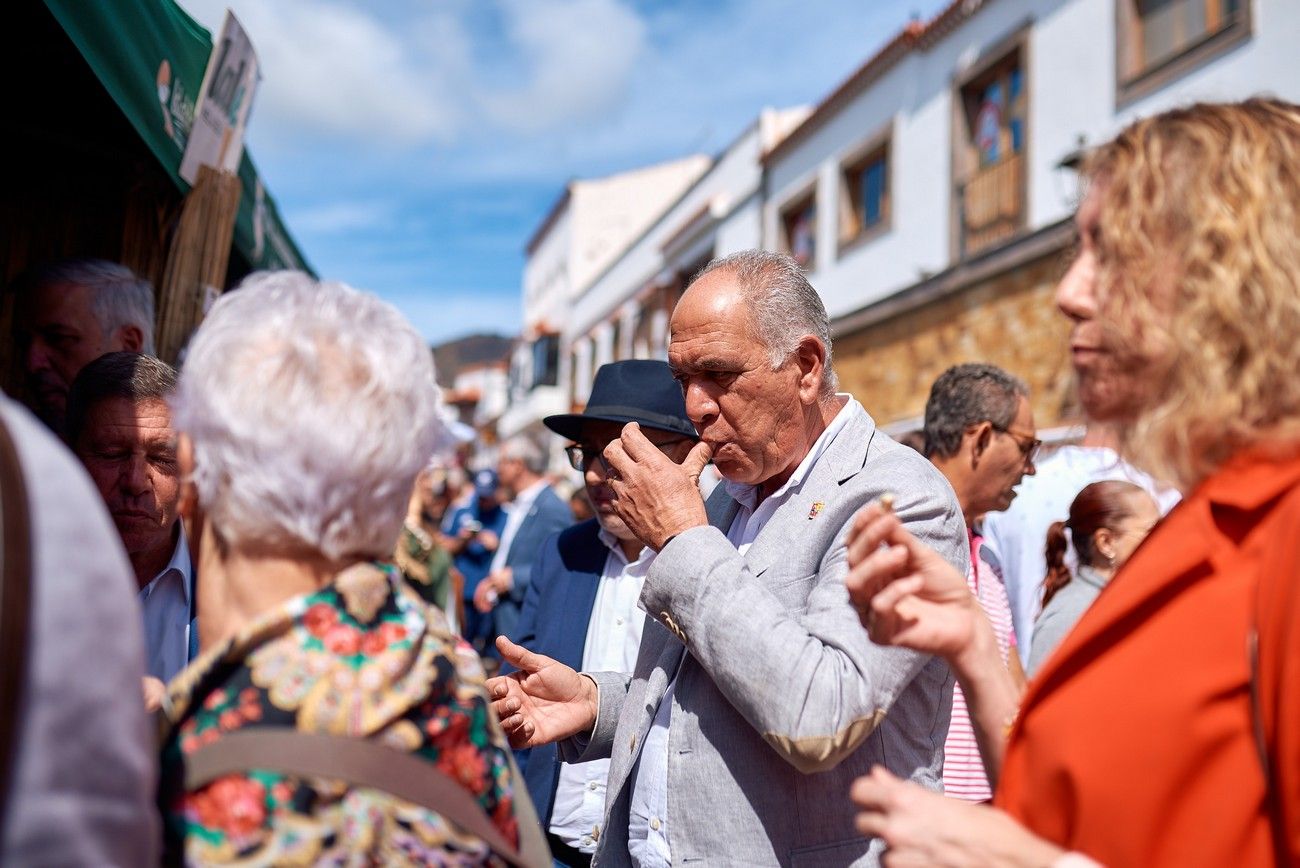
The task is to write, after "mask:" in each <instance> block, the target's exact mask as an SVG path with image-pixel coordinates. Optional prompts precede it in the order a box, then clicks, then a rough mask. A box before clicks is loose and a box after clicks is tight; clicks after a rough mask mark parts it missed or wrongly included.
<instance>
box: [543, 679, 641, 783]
mask: <svg viewBox="0 0 1300 868" xmlns="http://www.w3.org/2000/svg"><path fill="white" fill-rule="evenodd" d="M582 674H583V675H586V676H587V677H588V678H590V679H591V680H592V681H594V682H596V689H597V690H599V691H600V707H599V710H598V711H597V712H596V725H595V727H594V728H593V729H592V731H591V732H589V733H584V734H582V735H575V736H573V737H572V738H566V739H564V740H563V741H561V742H559V744H558V745H557V747H558V749H559V754H560V759H561V760H563V761H564V762H566V763H579V762H586V761H587V760H594V759H608V758H609V754H610V750H611V749H612V748H613V746H614V730H615V729H616V728H617V727H618V716H619V714H620V713H621V712H622V710H623V700H625V699H627V688H628V685H629V684H631V682H632V677H631V676H630V675H627V674H625V673H622V672H584V673H582Z"/></svg>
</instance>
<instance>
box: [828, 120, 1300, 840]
mask: <svg viewBox="0 0 1300 868" xmlns="http://www.w3.org/2000/svg"><path fill="white" fill-rule="evenodd" d="M1086 175H1087V177H1088V179H1089V180H1090V189H1089V191H1088V194H1087V197H1086V198H1085V200H1084V202H1083V204H1082V205H1081V206H1080V208H1079V213H1078V215H1077V218H1076V222H1077V224H1078V227H1079V234H1080V250H1079V254H1078V256H1077V258H1076V260H1075V262H1074V264H1073V265H1072V267H1071V268H1070V270H1069V272H1068V273H1067V274H1066V276H1065V277H1064V279H1063V280H1062V282H1061V285H1060V287H1059V289H1058V291H1057V303H1058V305H1059V306H1060V308H1061V310H1062V311H1063V312H1064V313H1065V314H1066V316H1068V317H1069V318H1070V319H1071V321H1072V322H1073V325H1074V328H1073V331H1072V334H1071V338H1070V349H1071V355H1072V361H1073V363H1074V367H1075V370H1076V373H1077V375H1078V378H1079V391H1080V396H1081V399H1082V402H1083V404H1084V405H1085V407H1086V409H1087V411H1088V414H1089V416H1090V417H1092V418H1095V419H1099V420H1105V421H1110V422H1114V423H1116V424H1117V425H1118V426H1119V427H1120V428H1121V429H1122V431H1123V435H1122V436H1123V443H1124V448H1125V451H1126V453H1127V456H1128V457H1130V458H1131V459H1133V460H1135V461H1136V462H1139V463H1140V464H1141V465H1143V466H1144V469H1147V470H1149V471H1152V472H1154V473H1155V474H1157V475H1161V476H1164V477H1165V478H1167V479H1170V480H1172V481H1174V482H1176V483H1177V484H1178V486H1179V487H1180V489H1181V490H1182V491H1183V492H1184V494H1185V499H1184V501H1183V503H1182V504H1181V505H1180V506H1179V507H1178V508H1177V509H1175V510H1174V511H1173V512H1172V513H1170V515H1169V516H1168V517H1167V518H1166V519H1165V520H1164V521H1163V522H1162V523H1161V524H1159V525H1157V526H1156V528H1155V530H1154V531H1153V532H1152V534H1151V536H1150V537H1148V539H1147V540H1146V542H1145V543H1144V544H1142V545H1141V546H1140V547H1139V548H1138V549H1137V550H1136V551H1135V552H1134V553H1133V555H1132V556H1131V557H1130V559H1129V561H1128V562H1127V564H1125V566H1124V567H1123V568H1122V569H1121V570H1120V571H1119V573H1118V574H1117V575H1116V576H1115V578H1114V579H1113V580H1112V581H1111V582H1110V583H1109V584H1108V585H1107V586H1106V589H1105V590H1104V591H1103V592H1102V593H1101V595H1100V596H1099V597H1098V599H1097V601H1096V602H1095V603H1094V604H1093V605H1092V607H1091V608H1089V609H1088V611H1087V612H1086V613H1085V614H1084V615H1083V617H1082V618H1081V620H1080V621H1079V623H1078V625H1077V626H1076V627H1075V629H1074V630H1073V631H1072V632H1071V633H1070V634H1069V635H1068V636H1067V637H1066V638H1065V640H1064V641H1063V642H1062V643H1061V645H1060V646H1059V647H1058V648H1057V650H1056V652H1055V653H1054V654H1053V655H1052V656H1051V657H1050V658H1049V659H1048V660H1047V661H1046V662H1045V664H1044V665H1043V667H1042V669H1041V670H1040V671H1039V672H1038V673H1037V675H1036V677H1035V679H1034V681H1032V682H1031V684H1030V686H1029V689H1028V691H1027V693H1026V694H1025V696H1024V697H1023V700H1022V699H1021V697H1019V696H1018V695H1017V691H1016V689H1015V687H1014V685H1013V684H1011V683H1010V681H1009V679H1008V678H1007V677H1006V676H1005V674H1004V670H1003V669H1002V667H1001V666H1000V665H999V661H998V658H997V657H996V644H994V643H993V640H992V630H991V628H990V627H989V625H988V623H987V621H986V620H985V619H984V617H983V616H982V614H981V613H980V612H979V610H978V608H977V607H974V606H971V605H970V603H969V596H970V595H969V594H968V593H966V588H965V583H964V582H963V581H962V577H961V576H959V575H957V574H956V573H955V572H953V571H952V570H951V569H949V568H947V567H946V565H944V563H943V561H942V560H941V559H940V558H938V557H937V556H935V555H934V554H933V553H932V552H930V551H929V550H927V549H925V548H924V547H923V546H921V545H920V544H919V543H917V541H916V540H915V539H914V538H912V537H911V536H910V535H908V534H907V533H906V532H905V531H903V530H902V529H901V527H900V526H899V525H898V522H897V520H896V519H894V518H893V517H891V516H889V515H887V514H885V512H884V511H882V510H881V509H879V508H877V507H868V508H867V509H866V510H864V511H863V512H862V513H861V514H860V515H859V517H858V519H856V520H855V524H854V528H853V530H852V537H851V539H852V542H851V547H850V563H851V564H852V565H853V570H852V572H851V574H850V576H849V578H848V580H847V582H848V586H849V591H850V595H851V596H852V598H853V599H854V602H855V604H857V605H858V606H859V610H860V612H861V613H862V617H863V622H864V624H866V625H867V627H868V629H869V630H870V632H871V634H872V637H873V638H874V639H875V640H876V641H879V642H885V643H890V644H895V645H903V646H907V647H911V648H916V649H920V650H925V651H930V652H932V653H935V654H940V655H942V656H944V657H945V658H946V659H947V660H948V661H949V662H950V664H951V665H952V667H953V669H954V671H955V672H956V674H957V678H958V679H959V681H960V682H961V684H962V688H963V690H964V691H965V694H966V696H967V698H968V702H969V706H970V711H971V715H972V719H973V720H974V721H975V722H976V726H977V735H978V736H979V738H980V744H981V750H982V752H983V754H984V758H985V763H986V765H987V766H988V770H989V772H990V774H989V777H990V778H991V779H996V780H997V790H996V795H995V798H994V805H995V807H993V808H986V807H975V806H965V805H957V804H954V803H952V802H951V801H945V800H942V799H937V798H934V797H932V796H930V795H929V794H926V793H923V792H920V791H917V790H915V789H914V788H912V787H911V786H910V785H908V784H906V783H904V782H901V781H898V780H895V779H893V778H891V777H890V776H889V775H888V774H887V773H884V772H882V771H880V770H877V771H876V772H874V773H873V774H872V775H871V776H869V777H866V778H862V779H860V780H859V781H858V782H857V784H856V785H855V787H854V792H853V798H854V799H855V801H857V802H858V804H859V805H860V806H861V807H862V809H863V810H862V813H861V814H860V815H859V827H860V828H861V829H862V830H863V831H864V832H866V833H869V834H875V835H879V836H881V837H882V838H884V839H885V840H886V842H887V843H888V845H889V848H890V852H889V854H888V855H887V857H886V862H888V861H889V860H890V859H891V858H892V859H897V860H898V861H899V862H906V864H949V865H964V866H969V865H994V864H996V865H1039V866H1041V865H1060V866H1065V865H1093V864H1097V863H1096V862H1094V861H1093V860H1099V861H1100V862H1101V863H1104V864H1107V865H1142V866H1160V865H1224V864H1234V863H1238V864H1244V865H1252V866H1253V865H1289V864H1297V863H1298V862H1300V533H1297V530H1300V108H1298V107H1297V106H1294V105H1291V104H1288V103H1284V102H1280V101H1276V100H1267V99H1254V100H1249V101H1247V102H1244V103H1240V104H1232V105H1195V106H1191V107H1189V108H1186V109H1180V110H1176V111H1171V112H1166V113H1164V114H1162V115H1158V116H1156V117H1152V118H1149V119H1146V120H1141V121H1138V122H1137V123H1135V124H1133V125H1131V126H1130V127H1128V128H1127V129H1125V130H1124V131H1123V132H1121V133H1120V135H1119V136H1118V137H1117V138H1116V139H1115V140H1114V141H1113V142H1110V143H1109V144H1106V145H1104V146H1102V147H1101V148H1100V149H1099V150H1098V151H1097V152H1096V153H1095V154H1093V155H1092V157H1091V159H1090V160H1089V162H1088V165H1087V168H1086Z"/></svg>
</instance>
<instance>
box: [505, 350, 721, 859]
mask: <svg viewBox="0 0 1300 868" xmlns="http://www.w3.org/2000/svg"><path fill="white" fill-rule="evenodd" d="M543 422H544V423H545V425H546V427H548V428H550V429H551V430H552V431H554V432H556V433H557V434H559V435H561V436H563V437H565V438H567V439H569V440H571V441H573V444H572V445H571V446H569V447H568V449H567V450H566V451H567V453H568V456H569V463H570V464H572V465H573V469H574V470H577V471H579V472H580V473H582V475H583V482H584V484H585V486H586V491H587V497H588V498H589V499H590V500H591V505H592V507H593V509H594V510H595V514H596V517H595V518H593V519H590V520H589V521H585V522H583V523H581V524H578V525H575V526H573V527H571V528H568V529H567V530H564V531H561V532H560V533H557V534H555V535H553V536H551V537H550V538H549V539H548V540H547V541H546V543H545V544H544V545H543V546H542V551H541V554H540V556H539V559H538V561H537V563H536V564H535V565H534V567H533V580H532V584H531V586H530V587H529V590H528V594H527V596H526V597H525V599H524V608H523V613H522V615H521V616H520V621H519V628H518V631H517V634H516V635H515V636H514V637H512V638H513V639H514V641H515V642H516V643H517V644H520V645H523V646H524V647H526V648H528V649H529V650H531V651H535V652H538V653H540V654H545V655H546V656H548V657H552V658H554V659H556V660H559V661H561V662H563V663H565V664H566V665H568V666H571V667H573V668H574V669H579V670H586V671H609V672H631V671H632V669H633V667H634V665H635V663H636V655H637V648H638V647H639V646H640V643H641V632H642V628H643V626H644V619H645V613H644V612H642V611H641V610H640V609H638V608H637V598H638V597H639V596H640V594H641V586H642V583H643V582H644V581H645V574H646V570H647V569H648V567H649V560H650V558H649V554H650V553H649V552H648V551H643V549H642V544H641V541H640V540H638V539H637V538H636V536H635V535H634V534H633V533H632V531H631V530H629V529H628V527H627V525H626V524H624V523H623V521H622V520H621V519H620V518H619V517H618V514H617V513H616V512H615V511H614V508H613V503H612V501H613V495H612V493H611V492H610V490H609V487H608V485H607V470H606V467H605V464H604V461H603V460H602V458H601V457H600V456H601V453H602V452H603V451H604V449H605V447H606V446H608V445H609V443H610V441H612V440H616V439H618V437H619V435H620V433H621V431H622V429H623V426H624V425H625V424H627V423H628V422H636V423H638V424H639V425H640V426H641V430H642V432H643V433H644V434H645V436H646V437H647V438H648V439H649V440H650V442H651V443H653V444H655V445H656V446H658V447H659V449H660V450H661V451H663V452H664V453H665V454H666V455H667V456H668V457H669V458H670V459H672V460H673V461H674V462H676V463H680V462H681V461H682V460H683V459H685V457H686V455H687V453H688V452H690V450H691V447H692V446H694V445H695V443H696V440H697V435H696V433H695V426H694V425H692V424H691V421H690V419H688V418H687V416H686V405H685V403H684V401H683V399H682V390H681V387H680V386H678V385H677V383H676V382H675V381H674V380H673V377H672V374H671V372H670V371H669V369H668V365H667V364H666V363H664V362H659V361H649V360H629V361H623V362H614V363H612V364H608V365H604V366H602V367H601V368H600V370H598V371H597V372H596V381H595V383H594V384H593V386H592V390H591V397H590V399H589V400H588V403H587V407H586V409H585V410H584V411H583V412H582V413H565V414H561V415H556V416H548V417H546V419H544V420H543ZM608 767H609V761H608V760H594V761H592V762H586V763H580V764H571V763H561V762H559V760H558V757H557V755H556V747H555V745H553V744H549V745H542V746H540V747H537V748H533V750H532V751H531V755H530V756H529V757H528V760H527V763H526V765H525V771H524V777H525V780H526V781H527V783H528V790H529V793H530V794H531V795H532V797H533V801H534V803H535V804H536V805H537V810H538V815H539V817H540V818H541V821H542V823H543V825H544V826H545V827H546V830H547V833H548V836H549V837H550V841H551V848H552V851H553V852H554V854H555V857H556V859H557V860H559V861H560V862H562V863H564V864H566V865H571V866H576V865H584V866H585V865H587V864H589V863H590V862H591V856H592V854H593V853H594V852H595V850H596V843H597V841H598V840H599V836H600V833H601V831H602V828H601V827H602V825H603V823H604V813H605V779H606V777H607V775H608Z"/></svg>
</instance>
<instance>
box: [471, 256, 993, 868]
mask: <svg viewBox="0 0 1300 868" xmlns="http://www.w3.org/2000/svg"><path fill="white" fill-rule="evenodd" d="M668 362H669V365H670V366H671V369H672V371H673V375H674V377H675V378H676V379H677V381H678V383H680V384H681V386H682V389H683V395H684V400H685V403H686V410H687V416H688V418H690V419H691V422H692V423H693V424H694V425H695V428H696V430H697V431H698V432H699V434H700V437H701V443H700V444H699V445H697V446H695V447H693V448H692V450H691V451H690V453H688V455H687V457H686V459H685V460H684V461H683V462H682V463H681V464H680V465H679V464H677V463H674V462H673V461H671V460H670V459H669V458H668V457H667V456H665V455H664V454H663V453H662V452H661V451H660V450H659V449H657V448H655V446H654V445H653V443H652V442H651V441H650V440H649V439H648V438H647V436H646V434H645V433H643V432H642V431H641V430H640V429H639V426H638V425H636V424H633V423H629V424H628V425H627V426H626V427H625V428H624V430H623V433H622V435H621V437H620V438H619V439H618V440H615V441H612V442H611V443H610V444H609V446H608V447H606V449H605V452H604V456H603V460H604V461H605V462H606V466H607V468H608V472H609V482H608V484H609V487H610V490H611V491H612V493H613V495H614V497H613V505H614V510H615V512H617V514H618V516H619V518H620V519H621V520H622V521H623V522H624V523H625V524H626V525H627V526H628V527H629V528H630V529H631V530H632V531H633V533H635V534H636V536H637V537H638V538H639V539H640V540H641V541H642V542H643V543H645V544H646V545H647V546H649V547H650V548H652V549H654V550H655V551H656V552H657V554H656V556H655V559H654V562H653V563H652V564H651V567H650V570H649V571H648V573H647V574H646V579H645V583H644V585H643V586H642V590H641V597H640V605H641V608H642V609H643V610H644V611H645V612H646V613H647V614H648V615H649V616H650V618H649V619H647V621H646V625H645V632H644V634H643V635H642V639H641V648H640V650H639V653H638V655H637V661H636V665H635V668H634V669H633V671H632V673H630V674H629V673H626V672H624V673H617V672H585V673H582V674H579V673H578V672H576V671H575V670H574V669H573V668H571V667H568V666H564V665H563V664H560V663H558V662H556V661H555V660H552V659H551V658H548V657H545V656H543V655H540V654H536V653H534V652H530V651H528V650H527V649H524V648H519V647H517V646H513V645H511V644H510V643H508V642H505V641H499V642H498V645H499V647H500V648H501V650H502V654H503V656H504V657H505V658H506V659H507V660H509V661H511V662H512V663H514V664H515V665H516V666H518V667H519V669H520V671H519V672H516V673H512V674H510V675H507V676H504V677H501V678H496V679H493V680H492V681H491V682H490V689H491V690H492V692H493V697H494V700H495V701H494V708H495V709H496V711H497V713H498V715H499V716H500V717H501V721H502V725H503V727H504V728H505V730H506V732H507V733H508V734H509V735H510V737H511V740H512V743H513V744H515V745H516V746H519V747H527V746H533V745H536V744H543V743H546V742H548V741H555V740H562V741H560V744H559V749H560V750H561V752H562V756H563V757H564V758H565V759H566V760H576V761H586V760H590V759H597V758H601V757H608V758H609V759H610V772H609V780H608V794H607V799H606V821H605V824H604V826H603V828H602V834H601V836H600V843H599V846H598V849H597V854H596V863H597V864H599V865H601V866H602V868H603V866H666V865H670V864H672V865H678V864H689V863H692V862H697V863H699V864H702V865H704V864H707V865H715V864H716V865H791V864H793V865H803V864H806V865H819V866H820V865H825V866H831V865H834V866H845V865H853V866H862V865H874V864H877V863H878V861H879V858H880V855H881V853H882V851H883V843H882V842H881V841H879V840H873V839H870V838H866V837H863V836H862V835H861V834H860V833H858V832H857V830H856V829H855V827H854V823H853V812H852V809H851V807H850V805H848V804H846V802H847V800H846V799H845V797H844V794H845V793H846V792H847V791H848V788H849V786H850V785H851V782H852V780H853V779H854V778H855V777H856V776H858V775H861V774H864V773H866V772H867V771H868V770H869V769H871V768H872V767H874V766H877V765H879V766H884V767H886V768H889V769H891V770H896V771H895V774H898V775H899V776H901V777H904V778H908V779H911V780H913V781H916V782H918V783H921V784H923V785H925V786H927V787H930V788H932V789H935V790H938V789H939V788H940V787H941V785H942V784H941V781H940V773H941V770H942V760H943V740H944V735H945V734H946V732H947V729H948V715H949V711H950V708H951V704H952V700H951V689H952V688H951V685H952V679H951V676H950V674H949V672H948V668H947V667H946V666H945V665H944V664H943V663H942V661H939V660H937V659H935V658H932V657H929V656H926V655H921V654H916V653H914V652H909V651H902V649H896V648H884V647H881V646H877V645H875V644H873V643H872V642H871V641H870V640H869V639H868V637H867V636H866V634H865V631H864V630H863V629H862V626H861V624H860V622H859V621H858V619H857V614H856V612H855V611H854V610H853V608H852V606H851V605H850V604H849V599H848V595H847V592H846V590H845V587H844V578H845V576H846V575H847V572H848V566H847V548H846V543H845V537H846V532H847V528H848V526H849V523H850V522H851V520H852V518H853V516H854V515H855V514H856V512H857V511H858V509H860V508H861V507H862V506H864V505H865V504H867V503H870V502H871V501H873V500H875V499H877V498H879V497H881V496H882V495H884V494H886V493H889V494H892V495H893V505H894V511H895V512H896V513H897V514H898V516H899V517H900V518H901V520H902V521H903V523H904V524H905V525H906V526H907V527H908V529H909V530H911V531H912V532H913V533H915V534H917V535H919V536H921V537H924V538H925V539H926V540H927V541H928V543H929V544H930V545H932V546H935V547H937V548H938V550H939V551H941V552H942V554H943V556H944V557H945V558H947V559H948V560H949V561H950V562H951V563H952V564H953V566H954V567H955V568H956V569H958V570H960V571H962V572H965V571H966V569H967V568H968V562H969V547H968V543H967V539H966V528H965V523H964V522H963V520H962V516H961V511H960V507H959V505H958V503H957V500H956V497H955V496H954V495H953V491H952V488H951V486H949V485H948V483H947V482H946V481H945V480H944V478H943V476H942V475H941V474H940V473H939V471H938V470H936V469H935V468H934V466H933V465H931V464H930V462H928V461H926V460H925V458H923V457H922V456H921V455H920V454H918V453H917V452H915V451H914V450H912V449H909V448H907V447H905V446H901V445H899V444H898V443H895V442H894V441H893V440H891V439H890V438H888V437H887V436H885V435H884V434H883V433H881V432H880V431H879V430H877V429H876V427H875V424H874V422H872V420H871V417H870V416H868V415H867V413H866V411H865V410H864V409H863V408H862V406H861V405H860V404H859V403H858V402H857V401H855V400H853V398H852V397H851V396H849V395H845V394H837V393H836V389H835V387H836V380H835V375H834V373H833V370H832V368H831V341H830V323H829V318H828V316H827V314H826V309H825V307H824V306H823V305H822V303H821V299H820V298H819V297H818V295H817V293H816V290H814V289H813V288H812V286H811V285H810V284H809V283H808V280H807V278H806V277H805V275H804V274H803V271H802V269H800V267H799V265H798V263H796V262H794V260H792V259H790V257H788V256H783V255H781V254H776V253H770V252H766V251H747V252H743V253H738V254H733V255H732V256H729V257H727V258H725V259H721V260H717V261H715V262H713V263H710V265H709V266H708V267H706V268H705V269H704V270H703V271H702V272H701V273H700V275H699V276H698V277H696V278H695V280H694V281H693V282H692V284H691V286H690V287H689V288H688V289H687V290H686V293H685V294H684V295H683V296H682V300H681V301H680V302H679V303H678V305H677V308H676V310H674V311H673V316H672V322H671V339H670V344H669V348H668ZM710 456H711V457H712V460H713V461H714V462H715V463H716V465H717V467H718V470H719V472H720V473H721V474H722V477H723V479H724V480H725V481H724V483H723V484H722V485H720V486H719V489H718V490H717V491H715V492H714V494H713V495H712V496H711V497H710V498H709V502H708V504H707V505H706V504H705V503H704V502H703V500H702V499H701V497H700V494H699V490H698V487H697V480H698V477H699V474H700V472H701V471H702V470H703V468H704V466H705V462H706V461H707V460H708V459H709V458H710ZM900 651H902V653H899V652H900ZM669 793H671V798H670V797H669Z"/></svg>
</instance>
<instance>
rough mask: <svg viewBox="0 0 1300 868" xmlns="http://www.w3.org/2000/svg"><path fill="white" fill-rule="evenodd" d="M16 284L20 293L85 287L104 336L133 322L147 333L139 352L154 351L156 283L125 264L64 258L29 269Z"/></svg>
mask: <svg viewBox="0 0 1300 868" xmlns="http://www.w3.org/2000/svg"><path fill="white" fill-rule="evenodd" d="M16 285H17V288H18V292H20V293H22V292H29V291H35V290H43V289H46V288H50V287H55V286H61V285H73V286H84V287H86V288H88V289H89V290H90V312H91V313H92V314H93V315H94V317H95V321H96V322H97V323H99V327H100V329H101V330H102V331H103V332H104V335H105V337H107V336H108V335H111V334H112V333H113V332H115V331H117V330H118V329H119V328H121V327H122V326H126V325H133V326H135V327H136V328H138V329H140V333H141V334H142V335H143V336H144V341H143V343H142V345H141V347H140V351H141V352H142V353H144V354H145V355H148V356H151V355H153V354H154V345H153V320H154V297H153V284H151V283H150V282H149V281H147V280H145V279H144V278H143V277H140V276H139V275H137V274H136V273H135V272H134V271H132V270H131V269H129V268H127V267H126V266H125V265H119V264H118V263H116V262H109V261H108V260H106V259H65V260H63V261H61V262H55V263H52V264H50V265H45V266H40V267H38V268H34V269H32V270H30V271H28V272H27V273H25V274H24V275H22V277H21V278H20V279H19V281H18V282H17V283H16Z"/></svg>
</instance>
